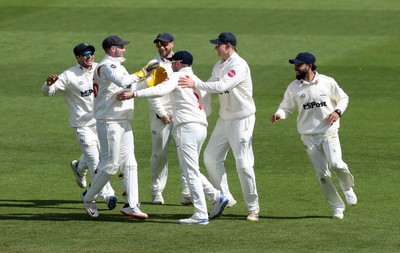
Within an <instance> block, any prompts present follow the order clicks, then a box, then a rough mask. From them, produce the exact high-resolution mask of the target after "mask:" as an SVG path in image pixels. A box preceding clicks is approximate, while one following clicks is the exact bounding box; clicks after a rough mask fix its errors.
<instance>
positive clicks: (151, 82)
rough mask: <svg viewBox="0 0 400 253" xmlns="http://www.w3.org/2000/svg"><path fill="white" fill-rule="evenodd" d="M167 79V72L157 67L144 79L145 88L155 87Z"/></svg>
mask: <svg viewBox="0 0 400 253" xmlns="http://www.w3.org/2000/svg"><path fill="white" fill-rule="evenodd" d="M167 77H168V73H167V71H166V70H165V69H164V68H163V67H161V66H160V67H159V68H157V69H155V70H153V71H151V72H150V73H149V74H148V75H147V77H146V83H147V86H149V87H151V86H155V85H157V84H159V83H162V82H163V81H164V80H165V78H167Z"/></svg>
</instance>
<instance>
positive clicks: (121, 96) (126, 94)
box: [117, 91, 134, 101]
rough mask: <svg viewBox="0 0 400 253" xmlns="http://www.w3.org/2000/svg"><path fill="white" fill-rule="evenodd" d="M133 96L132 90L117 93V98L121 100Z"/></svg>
mask: <svg viewBox="0 0 400 253" xmlns="http://www.w3.org/2000/svg"><path fill="white" fill-rule="evenodd" d="M131 98H134V94H133V92H132V91H123V92H120V93H118V94H117V100H118V101H123V100H128V99H131Z"/></svg>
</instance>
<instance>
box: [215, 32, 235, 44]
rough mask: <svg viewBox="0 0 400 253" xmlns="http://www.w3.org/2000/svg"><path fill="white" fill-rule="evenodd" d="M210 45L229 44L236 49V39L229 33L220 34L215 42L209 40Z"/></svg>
mask: <svg viewBox="0 0 400 253" xmlns="http://www.w3.org/2000/svg"><path fill="white" fill-rule="evenodd" d="M210 42H211V43H212V44H228V43H229V44H231V45H232V46H234V47H236V43H237V39H236V36H235V35H233V34H232V33H230V32H223V33H221V34H220V35H219V36H218V38H216V39H215V40H210Z"/></svg>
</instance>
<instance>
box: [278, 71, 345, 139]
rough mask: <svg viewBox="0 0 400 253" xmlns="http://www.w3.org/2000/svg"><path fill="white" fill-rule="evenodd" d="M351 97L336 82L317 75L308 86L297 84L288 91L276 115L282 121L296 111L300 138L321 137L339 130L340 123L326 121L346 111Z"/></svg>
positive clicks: (297, 82) (296, 81) (301, 81)
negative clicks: (315, 135)
mask: <svg viewBox="0 0 400 253" xmlns="http://www.w3.org/2000/svg"><path fill="white" fill-rule="evenodd" d="M348 103H349V97H348V96H347V94H346V93H345V92H344V91H343V90H342V89H341V88H340V87H339V85H338V84H337V83H336V81H335V80H334V79H333V78H331V77H328V76H325V75H322V74H318V73H317V72H315V77H314V79H313V80H312V81H311V82H310V83H308V82H306V81H304V80H294V81H293V82H291V83H290V84H289V86H288V87H287V89H286V91H285V94H284V97H283V100H282V102H281V104H280V105H279V109H278V110H277V111H276V113H277V114H279V115H281V118H282V119H285V118H287V117H289V115H290V114H292V113H293V112H294V110H295V109H296V108H297V111H298V116H297V130H298V132H299V133H300V134H322V133H325V132H327V131H329V130H335V129H338V128H339V127H340V123H339V120H338V121H336V122H335V123H333V124H332V125H330V124H329V123H328V122H327V121H326V120H325V118H326V117H328V115H329V114H331V113H332V112H333V111H334V110H336V109H339V110H340V111H341V112H342V113H343V112H344V111H345V110H346V108H347V104H348Z"/></svg>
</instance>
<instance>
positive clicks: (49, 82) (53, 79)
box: [46, 74, 58, 86]
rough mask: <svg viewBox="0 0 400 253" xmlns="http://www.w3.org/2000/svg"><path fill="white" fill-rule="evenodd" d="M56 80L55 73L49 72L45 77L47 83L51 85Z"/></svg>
mask: <svg viewBox="0 0 400 253" xmlns="http://www.w3.org/2000/svg"><path fill="white" fill-rule="evenodd" d="M57 80H58V76H57V75H56V74H51V75H49V76H48V77H47V80H46V82H47V85H49V86H50V85H52V84H53V83H55V82H56V81H57Z"/></svg>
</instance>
